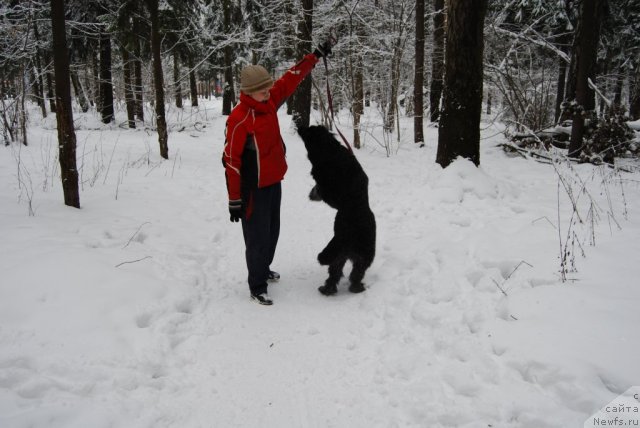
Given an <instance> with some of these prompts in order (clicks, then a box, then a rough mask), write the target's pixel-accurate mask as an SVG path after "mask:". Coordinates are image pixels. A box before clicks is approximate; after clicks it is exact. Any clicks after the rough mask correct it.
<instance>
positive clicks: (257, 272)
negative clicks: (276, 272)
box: [242, 183, 282, 294]
mask: <svg viewBox="0 0 640 428" xmlns="http://www.w3.org/2000/svg"><path fill="white" fill-rule="evenodd" d="M242 199H243V200H244V201H247V202H246V204H247V205H246V213H245V215H244V217H243V218H242V233H243V235H244V243H245V246H246V253H245V254H246V258H247V269H248V271H249V290H250V291H251V294H261V293H266V292H267V276H268V275H269V266H271V262H273V256H274V255H275V253H276V245H277V244H278V237H279V236H280V201H281V199H282V187H281V185H280V183H277V184H273V185H271V186H268V187H263V188H261V189H253V190H251V191H249V192H248V194H246V195H243V197H242Z"/></svg>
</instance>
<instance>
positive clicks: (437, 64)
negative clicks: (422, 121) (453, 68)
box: [429, 0, 445, 122]
mask: <svg viewBox="0 0 640 428" xmlns="http://www.w3.org/2000/svg"><path fill="white" fill-rule="evenodd" d="M433 10H434V14H433V54H432V58H431V90H430V91H429V92H430V93H429V108H430V119H431V122H437V121H438V119H439V118H440V98H441V97H442V86H443V81H442V79H443V75H444V32H445V28H444V25H445V20H444V17H445V8H444V0H434V2H433Z"/></svg>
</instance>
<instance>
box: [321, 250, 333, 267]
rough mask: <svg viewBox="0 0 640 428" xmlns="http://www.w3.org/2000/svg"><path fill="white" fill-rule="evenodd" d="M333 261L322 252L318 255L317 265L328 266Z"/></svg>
mask: <svg viewBox="0 0 640 428" xmlns="http://www.w3.org/2000/svg"><path fill="white" fill-rule="evenodd" d="M332 261H333V260H332V259H331V258H330V257H329V255H328V254H327V252H326V251H322V252H321V253H320V254H318V263H320V264H321V265H322V266H326V265H330V264H331V262H332Z"/></svg>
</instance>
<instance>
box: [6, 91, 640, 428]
mask: <svg viewBox="0 0 640 428" xmlns="http://www.w3.org/2000/svg"><path fill="white" fill-rule="evenodd" d="M31 117H32V125H33V126H32V128H31V131H30V134H29V140H30V143H31V144H30V145H29V146H28V147H20V146H18V145H14V146H10V147H2V149H1V150H2V154H1V155H0V200H1V201H2V203H1V204H0V236H1V237H2V240H1V241H0V251H1V254H2V257H0V272H1V274H0V275H1V276H0V426H1V427H3V428H18V427H65V428H67V427H83V428H84V427H92V428H99V427H127V428H129V427H154V428H157V427H181V428H184V427H186V428H189V427H223V428H226V427H315V428H323V427H340V428H342V427H350V428H351V427H363V428H364V427H367V428H368V427H474V428H475V427H478V428H480V427H528V428H544V427H582V426H583V423H584V421H585V420H587V418H588V417H589V416H590V415H592V414H594V413H596V412H597V411H598V410H599V409H600V408H601V407H602V406H604V405H606V404H607V403H608V402H610V401H611V400H613V399H614V398H615V397H616V396H618V395H619V394H621V393H623V392H624V391H625V390H627V389H628V388H630V387H631V386H634V385H640V365H639V364H638V355H640V340H639V339H640V336H639V334H638V325H639V324H640V287H638V277H640V265H639V264H638V254H640V239H639V238H640V181H639V176H638V175H637V174H626V173H622V174H618V173H614V172H613V171H612V170H610V169H607V168H606V167H594V166H592V165H579V166H575V165H574V166H573V167H572V168H569V167H567V166H566V165H563V164H559V165H557V166H556V168H555V169H554V167H553V166H551V165H544V164H540V163H537V162H534V161H531V160H527V159H524V158H521V157H509V156H508V155H507V154H505V153H504V152H503V151H502V149H500V148H498V147H496V145H497V144H499V143H500V142H502V141H503V137H502V135H501V134H500V129H499V126H497V125H495V124H490V123H484V124H483V127H484V129H483V140H482V146H481V162H482V164H481V166H480V168H476V167H475V166H473V165H472V164H471V163H470V162H468V161H465V160H458V161H456V162H455V163H454V164H452V165H451V166H450V167H449V168H447V169H444V170H443V169H441V168H440V166H439V165H437V164H436V163H435V162H434V160H435V153H436V144H437V130H436V129H434V128H428V129H427V130H426V137H427V138H426V140H427V144H426V147H424V148H418V147H416V146H415V145H414V144H412V143H411V138H412V136H411V133H412V128H411V123H412V119H406V120H404V121H403V123H402V124H403V134H402V137H401V141H402V142H401V143H400V144H399V145H398V144H397V143H396V142H395V141H393V142H392V150H391V153H392V154H391V156H387V155H386V150H385V149H384V148H383V147H382V146H381V144H380V143H382V142H383V141H384V139H383V137H382V134H381V129H380V126H378V125H377V124H379V123H381V120H380V119H379V117H377V115H376V113H375V111H372V112H370V113H369V116H368V117H367V120H366V121H365V127H366V129H367V131H366V132H365V135H364V139H365V146H364V148H363V149H362V150H359V151H357V156H358V159H359V161H360V162H361V163H362V165H363V167H364V168H365V170H366V171H367V173H368V175H369V179H370V188H369V193H370V199H371V205H372V209H373V211H374V213H375V214H376V219H377V224H378V246H377V256H376V260H375V262H374V264H373V266H372V267H371V268H370V269H369V271H368V273H367V276H366V278H365V282H366V285H367V287H368V290H367V291H366V292H365V293H362V294H358V295H353V294H350V293H349V292H348V291H347V290H346V283H344V282H343V283H342V284H341V286H340V289H339V293H338V294H337V295H336V296H333V297H329V298H327V297H325V296H322V295H321V294H320V293H318V291H317V287H318V286H319V285H321V284H322V283H323V281H324V279H325V275H326V272H325V269H324V268H323V267H321V266H319V265H318V264H317V262H316V254H317V253H318V252H319V251H320V250H321V249H322V248H323V247H324V245H325V244H326V242H327V241H328V240H329V238H330V237H331V234H332V224H333V216H334V211H333V210H332V209H330V208H329V207H327V206H325V205H322V204H319V203H314V202H310V201H309V200H308V199H307V194H308V191H309V190H310V188H311V187H312V179H311V177H310V176H309V170H310V165H309V162H308V160H307V159H306V153H305V151H304V146H303V145H302V143H301V141H300V140H299V138H298V137H297V135H296V134H295V132H294V131H293V130H292V128H291V126H290V120H289V118H288V117H287V116H286V115H284V114H282V115H281V117H280V119H281V125H282V128H283V136H284V139H285V141H286V143H287V147H288V152H287V153H288V162H289V172H288V173H287V176H286V179H285V181H284V182H283V193H284V194H283V203H282V232H281V237H280V244H279V247H278V252H277V255H276V260H275V263H274V265H273V266H272V267H273V268H274V269H275V270H278V271H279V272H280V273H281V274H282V280H281V281H280V282H279V283H277V284H273V285H271V286H270V288H269V293H270V295H271V296H272V298H273V299H274V301H275V304H274V306H272V307H263V306H259V305H257V304H255V303H253V302H251V301H250V299H249V294H248V287H247V285H246V283H245V278H246V268H245V263H244V245H243V242H242V234H241V229H240V226H239V225H238V224H237V223H234V224H232V223H230V222H229V219H228V212H227V196H226V189H225V182H224V178H223V169H222V165H221V162H220V156H221V151H222V144H223V130H224V120H225V118H224V117H223V116H221V114H220V104H219V103H218V102H217V101H212V102H209V103H208V104H207V105H206V107H201V108H200V109H199V110H198V111H193V112H192V111H191V108H190V107H187V108H186V109H185V111H184V112H182V113H178V112H176V111H175V110H174V111H172V114H171V118H170V123H171V124H173V127H172V132H171V133H170V137H169V147H170V159H169V160H168V161H163V160H161V159H160V157H159V154H158V143H157V137H156V135H155V133H153V132H150V131H145V130H140V129H139V130H127V129H124V128H123V127H119V126H115V125H114V126H107V127H104V126H102V125H100V124H99V123H98V121H97V120H96V119H95V117H94V116H93V115H87V116H81V115H78V116H77V117H76V123H77V124H78V127H79V130H78V131H77V138H78V158H79V163H78V164H79V168H80V172H81V179H82V192H81V204H82V209H80V210H77V209H73V208H68V207H65V206H64V205H63V203H62V193H61V192H62V191H61V184H60V180H59V178H58V172H59V168H58V165H57V158H56V150H57V142H56V133H55V126H54V123H55V118H54V117H53V116H50V117H49V118H47V119H46V120H44V121H42V120H41V119H38V118H37V114H36V113H35V112H34V113H33V114H32V115H31ZM342 123H343V124H344V125H343V126H342V130H343V131H344V132H345V133H348V132H347V131H348V125H347V120H346V116H344V117H343V118H342ZM394 138H395V137H394ZM559 177H562V178H563V182H564V183H567V184H566V186H567V187H565V186H563V185H562V184H560V183H561V181H560V180H559ZM578 177H580V178H578ZM583 184H584V185H586V186H587V187H586V188H587V189H588V192H584V191H581V188H582V186H583ZM567 189H569V191H571V192H572V194H573V196H574V198H576V199H577V200H578V206H579V209H578V214H579V216H580V219H581V220H582V223H580V222H579V221H578V217H577V216H575V215H574V216H573V217H572V211H573V210H572V209H571V204H570V202H569V199H568V197H567ZM590 198H593V199H592V200H593V201H594V202H595V204H594V205H591V204H590V201H591V199H590ZM589 207H593V210H591V215H589V214H590V211H589ZM30 210H32V211H33V213H34V214H35V215H31V216H30V215H29V213H30ZM593 240H595V244H596V245H595V246H593V245H591V244H592V241H593ZM561 248H562V249H567V251H570V254H569V255H568V256H567V258H566V260H567V262H568V265H567V271H568V272H567V277H568V280H567V281H566V282H562V281H561V274H560V269H561V267H560V261H561V260H560V252H561ZM582 253H584V256H583V254H582ZM572 261H573V262H574V263H573V265H574V266H575V268H576V269H577V272H571V269H572V267H573V265H572V263H571V262H572ZM348 269H349V267H347V272H348ZM634 278H635V279H634Z"/></svg>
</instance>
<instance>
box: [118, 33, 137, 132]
mask: <svg viewBox="0 0 640 428" xmlns="http://www.w3.org/2000/svg"><path fill="white" fill-rule="evenodd" d="M120 53H121V55H122V68H123V70H122V72H123V73H122V74H123V77H124V102H125V105H126V106H127V121H128V123H129V128H130V129H135V128H136V111H135V110H136V99H135V96H134V95H133V82H132V79H131V59H130V57H129V51H128V50H127V47H126V46H122V48H121V49H120Z"/></svg>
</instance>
